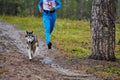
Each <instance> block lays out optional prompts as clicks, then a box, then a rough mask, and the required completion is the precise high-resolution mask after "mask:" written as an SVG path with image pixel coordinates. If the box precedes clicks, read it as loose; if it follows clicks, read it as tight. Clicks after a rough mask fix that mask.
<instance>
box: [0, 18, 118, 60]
mask: <svg viewBox="0 0 120 80" xmlns="http://www.w3.org/2000/svg"><path fill="white" fill-rule="evenodd" d="M0 19H1V20H4V21H7V22H9V23H12V24H16V25H17V26H18V28H19V29H20V30H31V31H34V32H35V33H36V34H38V35H39V37H40V38H41V39H42V40H43V41H44V42H45V37H44V27H43V23H42V18H36V17H17V16H0ZM89 25H90V23H89V22H88V21H85V20H84V21H77V20H68V19H57V21H56V26H55V29H54V31H53V33H52V42H53V45H55V46H56V47H58V48H59V49H60V50H62V51H64V53H67V54H70V55H73V56H75V57H79V58H83V57H86V56H87V55H89V54H90V53H91V50H90V47H91V41H90V26H89ZM116 26H117V27H116V42H118V41H119V39H120V36H119V35H120V24H117V25H116ZM116 50H117V51H116V56H117V58H120V52H119V51H120V49H119V46H117V47H116Z"/></svg>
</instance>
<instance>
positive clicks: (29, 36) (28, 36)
mask: <svg viewBox="0 0 120 80" xmlns="http://www.w3.org/2000/svg"><path fill="white" fill-rule="evenodd" d="M25 39H26V41H27V43H32V42H33V41H34V35H33V31H31V32H29V31H26V35H25Z"/></svg>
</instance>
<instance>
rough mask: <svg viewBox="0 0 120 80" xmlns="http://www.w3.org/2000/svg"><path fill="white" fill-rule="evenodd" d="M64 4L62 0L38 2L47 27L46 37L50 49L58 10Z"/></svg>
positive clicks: (45, 27)
mask: <svg viewBox="0 0 120 80" xmlns="http://www.w3.org/2000/svg"><path fill="white" fill-rule="evenodd" d="M61 7H62V4H61V2H60V0H40V1H39V2H38V10H39V12H40V14H43V16H42V18H43V24H44V29H45V38H46V44H47V45H48V49H51V46H52V43H51V33H52V32H53V29H54V25H55V22H56V10H58V9H60V8H61Z"/></svg>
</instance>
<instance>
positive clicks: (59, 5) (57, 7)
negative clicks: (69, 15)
mask: <svg viewBox="0 0 120 80" xmlns="http://www.w3.org/2000/svg"><path fill="white" fill-rule="evenodd" d="M55 1H56V3H57V6H56V7H54V9H55V10H58V9H60V8H61V7H62V4H61V2H60V0H55Z"/></svg>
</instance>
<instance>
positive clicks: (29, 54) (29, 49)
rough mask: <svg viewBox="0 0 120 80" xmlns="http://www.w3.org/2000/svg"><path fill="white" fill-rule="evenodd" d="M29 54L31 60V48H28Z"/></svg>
mask: <svg viewBox="0 0 120 80" xmlns="http://www.w3.org/2000/svg"><path fill="white" fill-rule="evenodd" d="M28 56H29V60H31V59H32V56H31V50H30V49H28Z"/></svg>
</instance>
